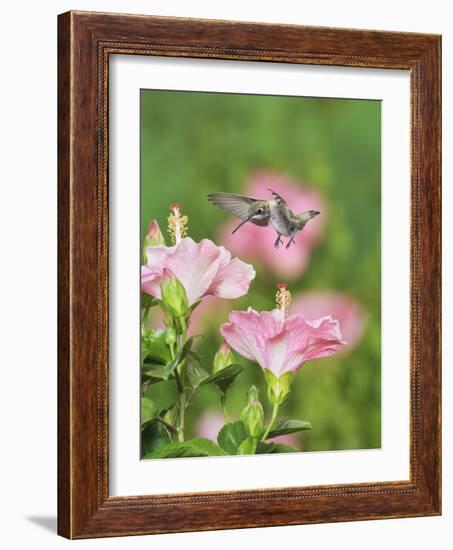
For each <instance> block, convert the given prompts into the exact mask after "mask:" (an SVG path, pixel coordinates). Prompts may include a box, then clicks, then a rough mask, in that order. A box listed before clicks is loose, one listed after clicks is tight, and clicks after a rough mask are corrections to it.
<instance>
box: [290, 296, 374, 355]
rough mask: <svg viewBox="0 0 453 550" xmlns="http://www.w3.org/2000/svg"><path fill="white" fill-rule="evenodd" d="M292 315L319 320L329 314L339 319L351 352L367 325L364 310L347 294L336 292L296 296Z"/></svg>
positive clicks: (291, 310) (291, 308)
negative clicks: (296, 314) (299, 314)
mask: <svg viewBox="0 0 453 550" xmlns="http://www.w3.org/2000/svg"><path fill="white" fill-rule="evenodd" d="M289 311H290V312H291V313H301V314H302V315H303V316H304V317H305V319H308V320H311V319H319V318H320V317H324V316H326V315H328V314H331V315H332V317H334V318H335V319H338V321H339V323H340V326H341V333H342V335H343V337H344V338H345V340H346V341H347V342H348V346H347V348H345V351H346V349H347V350H349V351H350V350H351V349H352V348H353V347H355V346H356V345H357V344H358V343H359V342H360V340H361V339H362V336H363V333H364V331H365V325H366V314H365V312H364V310H363V308H362V307H361V306H360V305H359V304H358V303H357V302H356V301H354V300H353V298H351V297H350V296H348V295H347V294H340V293H335V292H303V293H301V294H298V295H296V296H294V299H293V301H292V303H291V306H290V308H289Z"/></svg>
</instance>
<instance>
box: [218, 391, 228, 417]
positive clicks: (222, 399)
mask: <svg viewBox="0 0 453 550" xmlns="http://www.w3.org/2000/svg"><path fill="white" fill-rule="evenodd" d="M220 404H221V405H222V410H223V416H224V418H225V423H226V424H228V423H229V422H230V418H229V416H228V410H227V407H226V393H221V394H220Z"/></svg>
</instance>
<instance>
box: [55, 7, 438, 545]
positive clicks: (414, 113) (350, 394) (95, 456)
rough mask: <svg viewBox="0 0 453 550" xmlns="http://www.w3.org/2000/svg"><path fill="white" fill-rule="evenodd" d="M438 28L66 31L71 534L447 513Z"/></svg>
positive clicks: (65, 392)
mask: <svg viewBox="0 0 453 550" xmlns="http://www.w3.org/2000/svg"><path fill="white" fill-rule="evenodd" d="M440 48H441V43H440V37H439V36H434V35H427V34H411V33H392V32H378V31H362V30H344V29H331V28H313V27H303V26H288V25H264V24H255V23H236V22H226V21H208V20H192V19H190V20H189V19H179V18H162V17H151V16H134V15H113V14H100V13H88V12H69V13H65V14H63V15H61V16H59V107H58V114H59V138H58V147H59V175H58V178H59V264H58V265H59V317H58V319H59V351H58V353H59V372H58V375H59V376H58V379H59V384H58V398H59V423H58V429H59V447H58V452H59V468H58V485H59V497H58V503H59V504H58V505H59V513H58V530H59V533H60V534H61V535H63V536H65V537H68V538H88V537H101V536H119V535H131V534H151V533H163V532H178V531H196V530H207V529H227V528H240V527H253V526H270V525H291V524H304V523H319V522H331V521H351V520H363V519H378V518H389V517H410V516H423V515H436V514H440V513H441V502H440V458H441V451H440V397H441V388H440V345H441V344H440V292H441V287H440V284H441V279H440V267H441V259H440V206H441V192H440V184H441V182H440V147H441V141H440V139H441V138H440V107H441V98H440Z"/></svg>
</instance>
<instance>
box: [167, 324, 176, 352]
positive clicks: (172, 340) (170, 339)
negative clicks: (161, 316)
mask: <svg viewBox="0 0 453 550" xmlns="http://www.w3.org/2000/svg"><path fill="white" fill-rule="evenodd" d="M176 336H177V335H176V330H175V329H174V327H172V326H171V325H168V326H167V328H166V329H165V343H166V344H167V346H170V347H171V346H174V345H175V344H176Z"/></svg>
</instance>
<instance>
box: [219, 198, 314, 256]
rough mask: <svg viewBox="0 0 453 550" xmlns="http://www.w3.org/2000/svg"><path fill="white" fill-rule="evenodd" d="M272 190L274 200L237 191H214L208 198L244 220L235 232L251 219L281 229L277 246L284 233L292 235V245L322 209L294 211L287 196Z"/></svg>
mask: <svg viewBox="0 0 453 550" xmlns="http://www.w3.org/2000/svg"><path fill="white" fill-rule="evenodd" d="M269 191H270V193H271V195H272V197H273V198H272V199H270V200H262V199H253V198H251V197H245V196H244V195H236V194H234V193H211V194H209V195H208V201H210V202H211V203H212V204H215V205H216V206H218V207H219V208H222V209H223V210H226V211H227V212H229V213H230V214H233V216H236V217H237V218H239V219H240V220H242V221H241V223H240V224H239V225H238V226H237V227H235V228H234V230H233V234H234V233H236V231H238V230H239V229H240V228H241V227H242V226H243V225H244V224H246V223H247V222H251V223H254V224H255V225H259V226H261V227H267V226H268V225H269V224H270V225H272V227H273V228H274V229H275V231H276V233H277V239H276V241H275V243H274V246H275V248H278V247H279V246H280V243H281V242H283V241H282V236H284V237H289V239H288V242H287V244H286V248H287V249H288V248H289V247H290V246H291V244H292V243H294V242H295V241H294V237H295V236H296V235H297V233H298V232H299V231H302V229H303V228H304V227H305V224H306V223H307V222H308V221H309V220H311V219H312V218H314V217H315V216H318V215H319V214H320V212H318V211H317V210H307V211H306V212H301V213H300V214H294V212H293V211H292V210H291V209H290V208H289V206H288V205H287V203H286V201H285V199H284V198H283V197H281V196H280V195H279V194H278V193H276V192H275V191H272V189H269Z"/></svg>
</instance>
